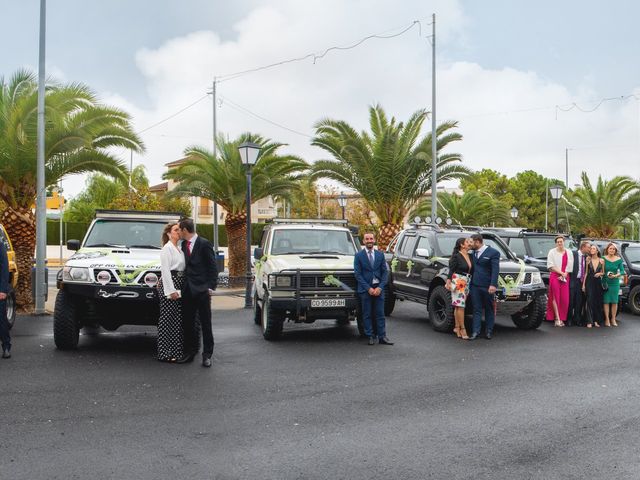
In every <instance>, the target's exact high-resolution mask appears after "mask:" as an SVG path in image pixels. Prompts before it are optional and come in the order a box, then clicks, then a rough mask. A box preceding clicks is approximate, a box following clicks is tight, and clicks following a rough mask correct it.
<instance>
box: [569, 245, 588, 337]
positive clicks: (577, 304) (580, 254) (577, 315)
mask: <svg viewBox="0 0 640 480" xmlns="http://www.w3.org/2000/svg"><path fill="white" fill-rule="evenodd" d="M590 248H591V243H590V242H588V241H586V240H584V241H582V242H580V248H579V249H578V250H575V251H573V252H571V253H572V254H573V271H572V272H571V275H570V277H569V282H570V283H569V312H568V314H567V325H575V326H579V327H581V326H584V324H585V321H584V320H585V319H584V303H585V297H584V295H583V294H582V280H583V279H584V275H585V274H586V270H587V262H588V261H589V257H588V255H589V249H590Z"/></svg>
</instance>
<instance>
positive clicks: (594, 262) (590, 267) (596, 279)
mask: <svg viewBox="0 0 640 480" xmlns="http://www.w3.org/2000/svg"><path fill="white" fill-rule="evenodd" d="M603 276H604V260H603V259H601V258H600V251H599V250H598V247H597V246H596V245H591V247H589V260H587V270H586V272H585V276H584V278H583V280H582V291H583V292H584V293H585V295H586V297H587V302H586V303H587V304H586V308H585V312H586V317H587V328H591V326H592V325H593V326H594V327H600V323H601V322H602V319H603V315H604V308H603V304H602V298H603V293H604V292H603V291H602V277H603Z"/></svg>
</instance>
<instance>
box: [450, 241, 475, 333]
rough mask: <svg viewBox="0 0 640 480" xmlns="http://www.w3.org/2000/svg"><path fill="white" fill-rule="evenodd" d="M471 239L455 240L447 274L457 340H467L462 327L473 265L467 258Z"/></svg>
mask: <svg viewBox="0 0 640 480" xmlns="http://www.w3.org/2000/svg"><path fill="white" fill-rule="evenodd" d="M470 248H471V239H470V238H464V237H461V238H459V239H458V240H456V244H455V246H454V247H453V253H452V254H451V257H450V258H449V274H448V275H447V284H446V288H447V290H449V291H450V292H451V304H452V305H453V318H454V319H455V327H454V328H453V333H455V334H456V335H457V336H458V338H462V339H463V340H468V339H469V336H468V335H467V329H466V328H465V326H464V309H465V306H466V301H467V297H468V296H469V283H470V282H471V274H472V271H473V264H472V262H471V258H470V257H469V249H470Z"/></svg>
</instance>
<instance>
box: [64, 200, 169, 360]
mask: <svg viewBox="0 0 640 480" xmlns="http://www.w3.org/2000/svg"><path fill="white" fill-rule="evenodd" d="M179 218H180V214H178V213H163V212H136V211H118V210H97V211H96V218H95V219H94V220H93V222H92V223H91V225H90V227H89V230H88V231H87V234H86V235H85V237H84V240H83V241H82V245H81V244H80V241H79V240H69V241H68V242H67V248H68V249H69V250H77V252H76V253H75V254H74V255H73V256H72V257H71V258H69V260H67V262H66V263H65V265H64V267H63V268H62V270H60V272H59V273H58V278H57V282H56V283H57V286H58V289H59V290H58V295H57V297H56V303H55V310H54V314H53V338H54V340H55V344H56V347H58V348H60V349H73V348H76V347H77V346H78V338H79V332H80V329H81V328H83V327H92V328H95V327H102V328H104V329H106V330H115V329H117V328H118V327H120V326H121V325H156V324H157V323H158V317H159V301H158V294H157V289H156V288H155V287H156V285H157V284H158V280H159V279H160V250H161V235H162V230H163V228H164V227H165V225H167V223H169V222H177V221H178V220H179Z"/></svg>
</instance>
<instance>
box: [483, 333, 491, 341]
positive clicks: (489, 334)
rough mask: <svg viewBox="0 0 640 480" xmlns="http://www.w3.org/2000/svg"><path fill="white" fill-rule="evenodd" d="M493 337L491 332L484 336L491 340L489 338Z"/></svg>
mask: <svg viewBox="0 0 640 480" xmlns="http://www.w3.org/2000/svg"><path fill="white" fill-rule="evenodd" d="M492 337H493V334H491V333H487V334H486V335H485V336H484V338H486V339H487V340H491V338H492Z"/></svg>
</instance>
